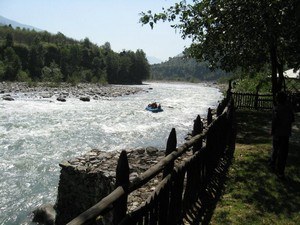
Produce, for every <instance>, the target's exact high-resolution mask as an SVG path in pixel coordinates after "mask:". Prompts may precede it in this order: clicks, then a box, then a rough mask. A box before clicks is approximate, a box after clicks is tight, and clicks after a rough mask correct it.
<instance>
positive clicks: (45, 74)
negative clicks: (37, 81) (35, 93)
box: [42, 62, 63, 83]
mask: <svg viewBox="0 0 300 225" xmlns="http://www.w3.org/2000/svg"><path fill="white" fill-rule="evenodd" d="M62 78H63V75H62V73H61V71H60V69H59V67H58V65H57V64H55V63H54V62H52V63H51V64H50V67H47V66H45V67H43V69H42V80H43V81H45V82H52V83H60V82H61V81H62Z"/></svg>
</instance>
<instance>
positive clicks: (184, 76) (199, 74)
mask: <svg viewBox="0 0 300 225" xmlns="http://www.w3.org/2000/svg"><path fill="white" fill-rule="evenodd" d="M150 69H151V79H153V80H179V81H212V80H218V79H219V78H221V77H224V76H228V74H226V73H225V72H224V71H222V70H215V71H211V70H210V69H209V66H208V64H207V63H206V62H197V61H196V60H195V59H191V58H190V59H187V58H184V57H182V56H176V57H173V58H169V60H168V61H166V62H163V63H160V64H154V65H151V66H150Z"/></svg>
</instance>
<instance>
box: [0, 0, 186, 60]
mask: <svg viewBox="0 0 300 225" xmlns="http://www.w3.org/2000/svg"><path fill="white" fill-rule="evenodd" d="M175 2H178V0H0V15H1V16H4V17H6V18H8V19H11V20H15V21H17V22H19V23H22V24H26V25H31V26H34V27H37V28H40V29H42V30H47V31H48V32H50V33H54V34H56V33H57V32H61V33H63V34H64V35H65V36H67V37H70V38H74V39H76V40H83V39H84V38H86V37H87V38H89V40H90V41H91V42H93V43H95V44H97V45H98V46H101V45H103V44H104V43H105V42H109V43H110V44H111V48H112V49H113V50H114V51H115V52H120V51H122V50H131V51H136V50H137V49H142V50H143V51H144V52H145V53H146V55H147V57H156V58H158V59H160V60H162V61H166V60H168V58H169V57H174V56H176V55H178V54H180V53H181V52H182V51H183V50H184V48H185V47H188V46H189V45H190V43H191V40H189V39H188V40H183V39H182V37H181V34H180V32H179V31H178V30H177V31H176V30H175V29H174V28H171V27H170V25H171V24H170V23H168V22H165V23H163V22H159V23H158V24H157V25H155V26H154V29H153V30H152V29H151V28H150V26H149V25H142V24H141V23H139V19H140V15H139V14H140V13H141V12H147V11H148V10H151V11H152V12H161V11H162V7H165V8H167V7H168V6H170V5H173V4H174V3H175Z"/></svg>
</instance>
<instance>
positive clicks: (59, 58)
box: [0, 26, 149, 84]
mask: <svg viewBox="0 0 300 225" xmlns="http://www.w3.org/2000/svg"><path fill="white" fill-rule="evenodd" d="M0 60H1V61H2V63H3V64H4V67H3V68H2V67H1V68H2V70H3V71H4V75H1V76H0V79H1V80H10V81H15V80H19V79H21V80H27V79H28V80H32V81H35V82H38V81H47V82H54V83H56V82H62V81H63V82H65V81H66V82H71V83H73V84H75V83H78V82H94V83H98V82H100V83H107V82H108V83H114V84H140V83H142V80H144V79H147V78H148V77H149V64H148V61H147V59H146V55H145V53H144V52H143V51H142V50H137V51H136V52H132V51H123V52H121V53H115V52H113V51H112V50H111V46H110V44H109V43H108V42H106V43H105V44H104V45H103V46H100V47H98V46H97V45H95V44H93V43H92V42H90V40H89V39H88V38H85V39H84V40H82V41H76V40H73V39H71V38H67V37H65V36H64V35H63V34H62V33H57V34H56V35H52V34H50V33H48V32H36V31H33V30H26V29H22V30H21V29H13V28H11V27H7V26H4V27H3V26H0ZM19 71H22V72H21V73H20V74H19ZM25 71H26V75H25V74H24V73H25Z"/></svg>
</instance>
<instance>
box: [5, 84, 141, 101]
mask: <svg viewBox="0 0 300 225" xmlns="http://www.w3.org/2000/svg"><path fill="white" fill-rule="evenodd" d="M142 90H143V89H142V88H140V87H136V86H131V85H101V84H93V83H79V84H77V85H71V84H69V83H61V84H57V85H53V84H51V83H34V84H28V83H25V82H1V83H0V99H4V100H10V101H12V100H15V99H17V98H20V97H22V98H27V99H42V98H45V99H47V98H53V97H55V98H56V99H57V100H58V101H60V100H61V101H66V100H67V99H68V98H81V99H84V98H85V99H94V100H97V99H101V98H110V97H118V96H123V95H131V94H136V93H138V92H140V91H142Z"/></svg>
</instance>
